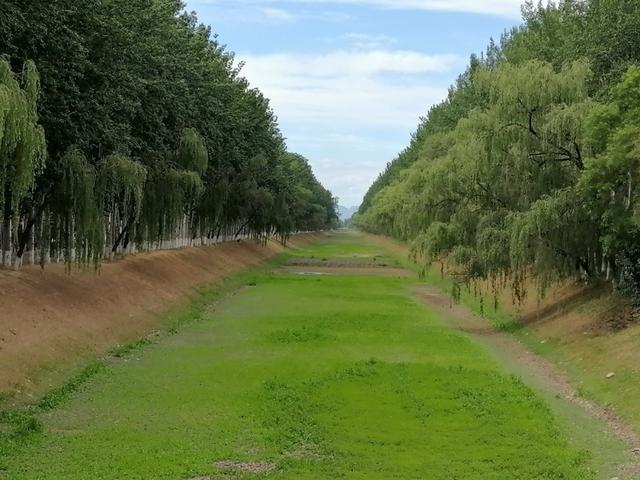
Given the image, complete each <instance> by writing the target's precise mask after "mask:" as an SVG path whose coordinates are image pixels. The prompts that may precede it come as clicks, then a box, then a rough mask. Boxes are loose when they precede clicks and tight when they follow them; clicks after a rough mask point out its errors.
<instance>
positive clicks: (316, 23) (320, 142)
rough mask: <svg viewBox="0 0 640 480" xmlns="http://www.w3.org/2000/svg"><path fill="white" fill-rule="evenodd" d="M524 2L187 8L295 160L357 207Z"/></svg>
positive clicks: (296, 0)
mask: <svg viewBox="0 0 640 480" xmlns="http://www.w3.org/2000/svg"><path fill="white" fill-rule="evenodd" d="M520 3H521V0H187V8H188V10H195V11H196V12H197V13H198V17H199V19H200V21H201V22H202V23H205V24H208V25H211V26H212V28H213V31H214V32H216V33H217V34H218V35H219V39H220V42H221V43H222V44H225V45H227V46H228V49H229V50H231V51H233V52H235V53H236V58H237V59H238V61H243V62H245V66H244V68H243V70H242V72H243V75H244V76H245V77H246V78H247V79H248V80H249V81H250V83H251V85H252V86H254V87H257V88H259V89H260V90H261V91H262V92H263V93H264V94H265V95H266V96H267V97H268V98H269V99H270V100H271V106H272V108H273V109H274V111H275V113H276V115H277V116H278V122H279V125H280V128H281V130H282V133H283V135H284V136H285V138H286V141H287V146H288V149H289V151H292V152H296V153H300V154H302V155H304V156H305V157H306V158H308V159H309V161H310V162H311V165H312V166H313V169H314V172H315V173H316V176H317V177H318V179H319V180H320V181H321V182H322V183H323V184H324V185H325V186H326V187H327V188H329V189H330V190H331V191H332V192H333V194H334V195H335V196H337V197H338V198H339V201H340V204H341V205H345V206H357V205H359V204H360V202H361V201H362V197H363V195H364V194H365V193H366V191H367V189H368V188H369V186H370V185H371V183H372V182H373V180H375V178H376V177H377V176H378V174H379V173H380V172H381V171H382V170H383V169H384V167H385V165H386V164H387V162H389V161H391V160H393V159H394V158H395V156H396V155H397V154H398V153H399V152H400V151H402V150H403V149H404V148H405V147H406V146H407V145H408V144H409V141H410V137H411V133H413V132H414V131H415V129H416V127H417V125H418V123H419V121H420V117H422V116H425V115H426V113H427V112H428V110H429V108H430V107H431V106H432V105H434V104H437V103H439V102H440V101H442V100H443V99H444V98H445V97H446V95H447V90H448V87H449V85H451V84H452V83H453V82H454V81H455V79H456V78H457V76H458V75H459V74H460V73H462V72H463V71H464V69H465V67H466V65H467V64H468V60H469V57H470V55H471V54H472V53H480V52H482V51H484V50H485V48H486V45H487V44H488V42H489V39H490V38H492V37H493V38H495V39H498V38H499V37H500V35H501V34H502V33H503V32H504V31H505V30H507V29H510V28H511V27H513V26H514V25H517V24H519V23H520Z"/></svg>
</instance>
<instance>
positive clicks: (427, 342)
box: [0, 233, 595, 480]
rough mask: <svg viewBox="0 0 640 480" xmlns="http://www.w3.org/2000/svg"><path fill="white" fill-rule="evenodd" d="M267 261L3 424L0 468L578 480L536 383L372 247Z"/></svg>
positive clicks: (43, 474)
mask: <svg viewBox="0 0 640 480" xmlns="http://www.w3.org/2000/svg"><path fill="white" fill-rule="evenodd" d="M287 261H289V263H295V264H296V265H297V268H298V269H299V268H300V265H304V266H305V268H307V269H308V271H307V272H304V271H302V272H301V271H296V272H291V271H289V270H287V268H285V267H283V266H281V264H282V263H284V262H287ZM279 262H280V264H278V263H276V262H274V263H272V264H271V265H270V266H269V268H262V269H257V270H255V271H254V272H252V273H247V274H244V275H243V276H241V277H238V278H237V279H236V281H238V282H239V283H240V284H241V287H240V288H239V289H238V290H236V291H235V292H234V293H233V294H231V295H228V296H225V297H224V298H222V299H220V300H218V301H216V302H214V303H210V304H207V302H200V304H199V305H200V306H199V307H198V308H192V309H191V310H190V313H189V314H190V315H192V316H193V317H194V321H190V322H184V323H183V324H182V326H181V327H180V328H179V329H178V331H177V332H176V333H174V334H172V335H166V336H164V337H163V338H161V339H160V340H158V341H157V342H154V343H152V344H150V345H146V346H144V347H143V348H141V349H132V351H131V352H129V353H127V354H126V355H124V356H122V358H119V359H117V360H115V361H112V362H109V363H108V365H107V366H106V368H103V369H100V371H99V372H97V373H96V374H95V375H93V376H92V377H91V379H89V380H88V381H87V382H85V383H84V384H82V386H81V387H80V388H79V389H78V390H77V391H75V392H74V393H72V394H71V395H70V396H69V397H68V398H66V399H65V401H64V402H62V403H61V404H60V405H58V406H57V407H55V408H52V409H50V410H47V411H43V412H41V413H39V414H38V420H39V421H40V422H41V423H42V429H41V431H40V432H34V433H32V434H29V435H24V436H22V437H20V438H15V439H11V438H9V437H10V436H9V435H4V437H2V438H3V440H2V441H3V442H4V443H5V445H4V446H3V449H2V453H3V455H4V458H2V459H0V468H1V470H0V478H2V479H11V480H23V479H29V480H35V479H43V480H44V479H46V480H56V479H69V480H71V479H78V480H87V479H114V480H115V479H118V480H125V479H131V480H133V479H136V480H137V479H140V480H143V479H144V480H147V479H148V480H152V479H153V480H155V479H167V480H169V479H171V480H191V479H198V480H209V479H228V478H274V479H280V478H282V479H339V478H345V479H434V480H440V479H442V480H445V479H446V480H449V479H505V480H507V479H509V480H511V479H523V480H524V479H526V480H530V479H591V478H595V474H594V473H592V472H591V470H590V467H589V465H590V462H589V454H588V453H586V452H584V451H581V450H579V449H577V448H575V447H573V446H571V445H570V444H569V443H568V442H567V440H566V438H565V436H566V435H565V433H564V432H563V431H562V430H561V429H560V428H559V427H558V426H557V424H556V422H555V420H554V417H553V415H552V413H551V411H550V410H549V409H548V408H547V406H546V405H545V403H544V402H543V401H542V400H541V399H540V398H539V397H538V396H537V395H536V394H534V393H533V392H532V391H531V390H530V389H529V388H528V387H526V386H525V385H524V384H523V383H522V382H521V381H520V380H518V379H517V378H515V377H510V376H507V375H505V374H503V373H502V370H501V369H500V368H499V366H498V365H497V364H496V363H495V360H494V359H493V357H491V356H490V355H489V354H488V353H487V352H485V351H484V350H483V348H482V347H481V346H479V345H478V344H476V343H473V342H472V341H471V340H469V339H468V338H466V337H464V336H462V335H461V334H459V333H457V332H456V331H454V330H452V329H451V328H449V327H448V326H447V325H446V322H444V321H443V319H442V318H439V317H438V316H437V315H436V314H434V313H433V312H430V311H429V310H428V309H427V308H426V307H425V306H423V305H422V304H421V303H419V302H418V301H417V300H415V299H414V298H413V296H412V290H413V289H414V288H415V285H416V283H418V282H419V281H418V279H417V278H414V277H413V276H411V275H385V274H383V272H384V270H385V267H384V266H382V265H388V266H391V267H393V266H394V260H393V258H391V257H390V256H389V254H388V252H385V251H380V250H379V247H376V246H374V245H370V244H367V243H366V242H364V241H363V238H361V237H359V236H357V235H354V234H351V233H338V234H334V235H331V236H328V237H327V238H325V239H323V240H321V241H319V242H316V243H314V244H313V245H311V246H309V247H307V248H305V249H299V250H295V251H292V252H290V253H289V254H288V258H287V257H281V258H280V259H279ZM316 265H318V266H320V265H322V266H323V268H324V270H323V272H322V274H316V273H318V272H316V271H314V266H316ZM332 265H333V267H332ZM345 265H347V266H349V268H346V269H345V270H344V273H341V270H340V269H341V268H344V267H345ZM359 266H363V268H362V272H366V274H364V273H362V274H358V267H359ZM364 267H366V268H364ZM331 268H333V269H334V270H331ZM331 272H333V273H331ZM378 272H379V274H378ZM394 272H395V270H394ZM203 295H205V296H206V293H205V294H203ZM212 297H213V296H212ZM212 302H213V300H212Z"/></svg>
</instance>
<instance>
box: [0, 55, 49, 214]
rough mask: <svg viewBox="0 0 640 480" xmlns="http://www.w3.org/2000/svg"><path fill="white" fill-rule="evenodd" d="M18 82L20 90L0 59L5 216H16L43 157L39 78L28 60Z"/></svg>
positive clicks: (0, 192) (0, 181) (0, 206)
mask: <svg viewBox="0 0 640 480" xmlns="http://www.w3.org/2000/svg"><path fill="white" fill-rule="evenodd" d="M22 83H23V85H24V89H22V88H20V83H19V81H18V80H17V79H16V77H15V76H14V75H13V72H12V71H11V68H10V66H9V64H8V63H7V62H6V61H5V60H0V213H3V214H4V216H5V217H7V216H9V215H12V216H14V217H16V216H17V214H18V212H19V208H18V206H19V203H20V202H21V201H22V199H23V198H24V197H25V196H26V195H27V194H28V193H29V192H30V191H31V190H32V189H33V186H34V183H35V179H36V176H37V175H38V174H39V173H40V172H42V169H43V168H44V162H45V158H46V143H45V138H44V131H43V129H42V127H40V126H39V125H38V114H37V99H38V95H39V91H40V78H39V76H38V71H37V69H36V67H35V65H34V64H33V63H32V62H27V63H26V64H25V66H24V69H23V72H22Z"/></svg>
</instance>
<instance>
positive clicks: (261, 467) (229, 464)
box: [214, 460, 276, 474]
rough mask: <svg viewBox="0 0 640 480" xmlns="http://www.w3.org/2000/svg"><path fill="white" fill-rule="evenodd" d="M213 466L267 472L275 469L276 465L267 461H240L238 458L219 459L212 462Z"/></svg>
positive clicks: (256, 472)
mask: <svg viewBox="0 0 640 480" xmlns="http://www.w3.org/2000/svg"><path fill="white" fill-rule="evenodd" d="M214 466H215V467H216V468H219V469H220V470H225V471H230V472H238V473H253V474H261V473H269V472H272V471H274V470H275V469H276V466H275V465H274V464H273V463H269V462H240V461H238V460H221V461H219V462H216V463H214Z"/></svg>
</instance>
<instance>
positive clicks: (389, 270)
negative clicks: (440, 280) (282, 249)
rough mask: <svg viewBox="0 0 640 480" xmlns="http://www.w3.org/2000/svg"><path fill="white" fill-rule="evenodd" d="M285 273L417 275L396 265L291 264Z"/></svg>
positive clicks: (282, 269)
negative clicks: (381, 266) (336, 265)
mask: <svg viewBox="0 0 640 480" xmlns="http://www.w3.org/2000/svg"><path fill="white" fill-rule="evenodd" d="M280 270H281V271H282V272H285V273H293V274H297V275H355V276H359V275H361V276H366V277H377V276H380V277H415V276H416V275H415V274H414V273H413V272H411V271H409V270H405V269H404V268H394V267H385V268H380V267H324V266H295V265H293V266H290V265H287V266H285V267H282V268H281V269H280Z"/></svg>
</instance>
